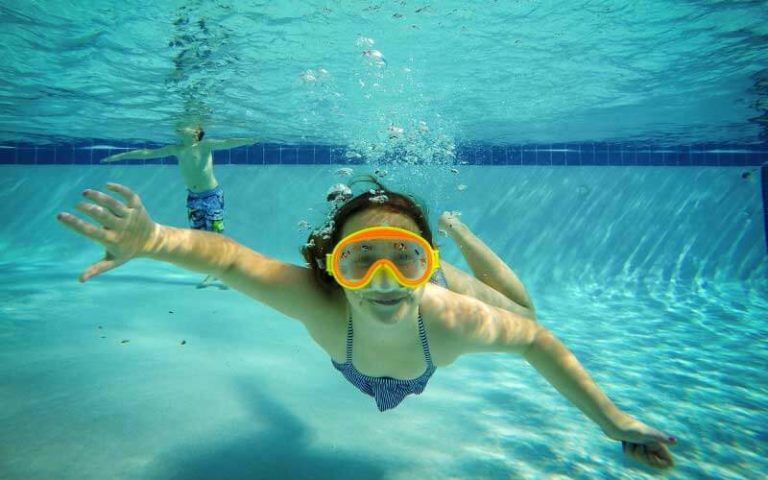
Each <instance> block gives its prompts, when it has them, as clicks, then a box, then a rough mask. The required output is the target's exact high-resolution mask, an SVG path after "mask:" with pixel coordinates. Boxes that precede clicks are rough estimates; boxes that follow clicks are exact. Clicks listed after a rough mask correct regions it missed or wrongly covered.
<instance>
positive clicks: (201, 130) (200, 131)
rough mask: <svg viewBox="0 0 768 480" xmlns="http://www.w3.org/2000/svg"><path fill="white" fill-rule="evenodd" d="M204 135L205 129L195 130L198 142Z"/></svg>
mask: <svg viewBox="0 0 768 480" xmlns="http://www.w3.org/2000/svg"><path fill="white" fill-rule="evenodd" d="M204 136H205V130H203V129H202V128H199V129H198V130H197V141H198V142H199V141H200V140H202V139H203V137H204Z"/></svg>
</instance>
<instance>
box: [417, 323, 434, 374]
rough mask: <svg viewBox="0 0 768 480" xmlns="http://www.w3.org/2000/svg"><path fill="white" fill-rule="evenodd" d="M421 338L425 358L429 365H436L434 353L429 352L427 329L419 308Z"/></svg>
mask: <svg viewBox="0 0 768 480" xmlns="http://www.w3.org/2000/svg"><path fill="white" fill-rule="evenodd" d="M419 339H420V340H421V349H422V350H424V359H425V360H426V361H427V367H432V366H434V365H433V364H432V354H430V353H429V342H428V341H427V330H426V329H425V328H424V319H423V318H421V309H419Z"/></svg>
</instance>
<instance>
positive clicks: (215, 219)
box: [197, 187, 227, 288]
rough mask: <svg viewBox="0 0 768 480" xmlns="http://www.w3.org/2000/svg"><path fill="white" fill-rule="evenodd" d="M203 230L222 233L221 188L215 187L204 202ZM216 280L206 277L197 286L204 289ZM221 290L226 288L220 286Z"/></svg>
mask: <svg viewBox="0 0 768 480" xmlns="http://www.w3.org/2000/svg"><path fill="white" fill-rule="evenodd" d="M204 211H205V230H207V231H209V232H213V233H222V234H223V233H224V192H223V191H222V189H221V187H216V189H215V190H214V191H213V192H212V194H211V195H210V196H208V197H206V198H205V200H204ZM217 280H218V279H217V278H216V277H214V276H213V275H208V276H207V277H205V278H204V279H203V281H202V282H201V283H200V284H199V285H198V286H197V288H205V287H208V286H210V285H212V284H213V283H214V282H216V281H217ZM222 288H227V287H226V286H222Z"/></svg>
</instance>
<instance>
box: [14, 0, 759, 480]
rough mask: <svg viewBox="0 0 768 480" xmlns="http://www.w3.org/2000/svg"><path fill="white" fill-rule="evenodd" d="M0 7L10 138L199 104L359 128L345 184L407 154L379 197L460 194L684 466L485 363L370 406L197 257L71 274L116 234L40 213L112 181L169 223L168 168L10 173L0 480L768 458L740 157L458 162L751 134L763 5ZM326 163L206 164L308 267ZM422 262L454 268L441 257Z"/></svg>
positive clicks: (512, 366)
mask: <svg viewBox="0 0 768 480" xmlns="http://www.w3.org/2000/svg"><path fill="white" fill-rule="evenodd" d="M0 23H1V26H2V28H0V53H2V56H3V58H4V61H3V62H0V144H1V145H0V147H6V146H8V145H14V144H15V143H16V142H21V143H31V144H35V145H54V146H57V147H60V148H69V146H70V144H78V145H80V147H82V145H83V144H82V143H81V142H83V141H85V143H86V144H87V145H88V146H89V147H90V146H91V140H92V139H98V140H97V141H96V146H97V147H98V146H99V144H101V141H102V140H103V144H104V145H113V146H114V145H118V146H119V145H124V144H123V143H121V142H137V143H141V142H159V143H165V142H172V141H175V138H174V135H173V128H174V125H175V124H176V122H177V121H179V120H180V119H184V118H190V117H192V118H195V119H199V120H201V121H203V122H204V123H205V125H206V130H207V132H208V135H209V136H210V137H213V138H227V137H232V136H244V135H257V136H259V138H260V140H261V141H264V142H271V143H276V144H277V143H292V144H315V143H316V144H333V145H343V146H346V147H347V152H348V154H349V155H350V156H349V157H348V158H350V159H354V160H357V159H362V160H363V161H364V162H365V163H366V165H364V166H357V165H355V166H353V168H354V170H355V173H370V172H372V171H373V170H374V169H375V168H376V167H377V166H378V165H379V163H380V161H381V160H382V158H383V157H386V156H389V155H394V154H396V155H402V156H403V157H405V158H406V160H407V161H406V162H403V163H400V164H397V165H392V164H389V165H387V168H388V169H389V172H390V173H389V176H388V177H387V182H388V183H387V184H388V185H389V186H390V187H392V188H395V189H405V190H407V191H410V192H413V193H416V194H418V195H420V196H421V197H423V198H424V200H425V201H426V202H427V204H428V206H429V208H430V220H431V222H432V224H433V225H434V224H435V223H436V219H437V216H438V215H439V213H440V212H442V211H444V210H459V211H461V212H462V219H463V220H464V222H465V223H467V224H468V225H469V226H470V227H471V228H472V229H473V230H474V231H475V232H476V233H477V234H478V235H479V236H480V237H481V238H483V239H484V240H485V241H486V242H487V243H488V244H489V245H490V246H491V247H492V248H493V249H494V250H495V251H496V252H498V253H499V255H500V256H501V257H502V258H503V259H504V260H505V261H506V262H507V263H508V264H509V265H511V266H512V267H513V268H514V270H515V271H516V272H517V273H518V274H519V275H520V277H521V278H522V280H523V281H524V282H525V284H526V286H527V287H528V289H529V291H530V293H531V295H532V297H533V299H534V301H535V303H536V306H537V311H538V315H539V321H540V322H541V323H542V324H544V325H545V326H546V327H547V328H548V329H550V330H551V331H552V332H553V333H554V334H555V335H557V336H558V337H559V338H560V339H561V340H562V341H563V342H564V343H565V344H566V345H567V346H568V347H569V348H570V349H571V350H572V351H573V352H574V353H575V354H576V355H577V357H578V358H579V359H580V360H581V361H582V363H583V364H584V366H585V367H586V368H587V369H588V370H589V371H590V373H591V374H592V375H593V377H594V378H595V380H596V381H597V382H598V384H599V385H600V386H601V388H603V389H604V390H605V391H606V393H607V394H608V395H609V396H610V397H611V398H612V399H613V400H614V401H615V402H616V403H617V404H618V405H619V406H620V407H621V408H623V409H625V410H627V411H628V412H629V413H630V414H632V415H634V416H636V417H638V418H639V419H640V420H642V421H644V422H646V423H648V424H650V425H652V426H654V427H657V428H660V429H662V430H664V431H665V432H668V433H669V434H671V435H675V436H677V437H678V439H679V443H678V445H676V446H674V447H673V448H672V451H673V454H674V455H675V459H676V462H677V465H676V467H675V468H674V469H673V470H671V471H668V472H664V473H659V472H656V471H652V470H650V469H647V468H644V467H642V466H640V465H638V464H637V463H635V462H633V461H631V460H628V459H626V458H624V457H623V455H622V453H621V449H620V446H619V444H618V443H617V442H613V441H610V440H608V439H607V438H605V437H604V436H603V435H602V433H601V432H600V430H599V429H598V428H597V427H595V426H594V425H592V424H591V422H590V421H589V420H587V419H586V418H585V417H583V416H582V415H581V414H580V413H579V411H578V410H577V409H575V408H574V407H573V406H572V405H570V404H569V403H568V402H567V401H566V400H564V399H563V398H562V397H561V396H560V395H559V394H558V393H557V392H556V391H555V390H554V389H553V388H552V387H551V386H549V385H548V384H547V383H546V382H545V381H544V380H543V379H542V378H541V377H539V375H538V374H537V373H536V372H535V371H534V370H533V369H532V368H531V367H530V366H528V365H527V364H526V363H525V362H524V361H522V360H520V359H519V358H514V357H513V356H510V355H501V354H493V355H474V356H467V357H464V358H461V359H460V360H459V361H457V362H456V363H455V364H454V365H451V366H450V367H448V368H441V369H438V370H437V372H436V373H435V375H434V377H433V378H432V379H431V381H430V384H429V386H428V388H427V389H426V390H425V392H424V393H423V394H422V395H420V396H412V397H409V398H407V399H406V400H405V401H404V402H403V404H401V405H400V406H399V407H398V408H396V409H394V410H392V411H389V412H386V413H379V412H378V410H377V409H376V407H375V404H374V402H373V400H372V399H371V398H370V397H367V396H364V395H362V394H360V393H359V392H358V391H357V390H356V389H355V388H354V387H353V386H351V385H349V383H347V382H346V381H345V380H344V379H343V378H342V376H341V375H340V374H339V373H338V372H337V371H335V370H334V369H333V368H332V366H331V362H330V359H329V358H328V357H327V356H326V355H325V354H324V353H323V352H322V351H321V350H320V349H319V348H317V347H315V346H314V344H313V343H312V341H311V339H310V337H309V336H308V335H307V333H306V332H305V331H304V330H303V328H302V327H301V325H300V324H298V323H297V322H293V321H291V320H289V319H287V318H285V317H283V316H282V315H280V314H278V313H276V312H274V311H271V310H269V309H266V308H265V307H263V306H261V305H259V304H258V303H256V302H254V301H252V300H250V299H248V298H246V297H244V296H243V295H241V294H239V293H237V292H234V291H231V290H223V289H218V288H208V289H205V290H198V289H196V288H195V285H196V284H197V283H198V282H199V281H200V280H201V276H200V275H197V274H191V273H188V272H185V271H182V270H180V269H177V268H175V267H173V266H170V265H165V264H158V263H153V262H150V261H147V260H135V261H132V262H130V263H128V264H127V265H124V266H123V267H121V268H120V269H118V270H115V271H112V272H108V273H107V274H104V275H102V276H100V277H98V278H96V279H94V280H92V281H90V282H88V283H87V284H85V285H81V284H78V283H77V282H76V281H75V280H76V278H77V276H78V274H79V272H80V271H82V270H83V269H84V268H85V267H86V266H87V265H89V264H90V263H91V262H94V261H96V260H97V259H99V258H100V255H101V254H102V252H101V251H100V249H99V248H98V246H96V245H95V244H92V243H89V242H87V241H85V240H84V239H82V238H79V237H77V236H75V235H74V234H72V233H70V232H69V231H66V230H65V229H63V228H62V227H61V226H60V225H59V224H57V222H56V221H55V214H56V213H57V212H59V211H62V210H69V211H72V206H73V205H74V204H75V203H76V202H77V201H79V200H80V196H79V193H80V192H81V191H82V190H83V189H85V188H102V186H103V185H104V183H105V182H106V181H116V182H120V183H123V184H125V185H128V186H130V187H131V188H133V189H135V190H136V191H137V192H138V193H139V194H140V195H141V196H142V198H143V200H144V202H145V204H146V206H147V208H148V210H149V212H150V214H151V215H152V217H153V218H154V219H155V220H156V221H158V222H161V223H164V224H168V225H175V226H184V225H186V212H185V208H184V199H185V193H184V190H183V185H182V183H181V180H180V178H179V174H178V171H177V168H176V167H175V166H168V165H131V166H126V165H110V166H105V167H102V166H96V165H92V166H80V165H77V166H75V165H46V166H43V165H32V166H21V165H0V204H1V205H2V206H3V207H2V211H3V213H4V216H3V222H2V224H0V479H2V480H5V479H13V480H16V479H25V480H27V479H46V480H47V479H52V478H55V479H62V480H67V479H78V480H80V479H105V478H110V479H130V480H133V479H158V480H159V479H168V478H179V479H190V478H201V479H202V478H227V479H246V478H249V479H250V478H270V479H272V478H274V479H283V478H285V479H292V478H308V479H309V478H311V479H339V478H341V479H386V480H407V479H414V478H419V479H432V478H435V479H437V478H440V479H457V480H458V479H462V480H463V479H500V478H546V479H585V480H586V479H599V478H604V479H614V478H622V479H633V480H634V479H651V478H659V477H664V478H675V479H677V478H681V479H700V478H716V479H753V478H754V479H757V478H762V477H763V476H764V475H765V472H768V460H766V458H767V457H768V429H766V427H765V425H768V418H767V417H768V413H767V412H768V378H766V377H768V374H767V373H766V365H768V347H767V346H766V338H767V337H768V327H767V326H766V321H765V319H766V318H768V259H767V258H768V257H766V253H765V231H764V224H763V214H764V210H763V208H764V206H763V205H762V200H761V190H760V188H761V186H760V183H759V179H758V178H757V177H759V175H757V174H756V173H755V169H754V168H749V169H743V168H738V167H714V166H713V167H706V168H705V167H686V168H675V167H586V166H584V167H568V168H566V167H556V166H555V167H553V166H516V167H509V166H507V167H501V166H482V167H481V166H473V165H462V164H461V159H460V158H456V156H455V152H456V149H457V147H459V146H461V145H468V144H470V145H480V146H485V147H487V146H490V145H504V144H512V143H514V144H525V143H532V144H536V143H541V144H549V143H565V142H624V141H626V142H637V143H638V144H644V143H649V144H655V145H665V144H669V145H686V144H690V143H694V142H704V143H708V142H712V143H717V144H718V145H723V144H727V143H729V142H733V143H739V144H742V145H743V144H756V143H757V142H760V141H764V140H765V138H766V132H765V120H764V119H765V115H766V111H768V110H767V109H768V107H767V106H766V103H765V98H766V94H767V92H766V87H765V85H766V82H767V81H768V74H766V71H768V65H766V61H765V59H766V58H768V42H766V38H768V27H766V25H768V8H766V4H765V2H749V1H739V2H736V1H722V2H703V1H686V2H671V1H668V0H663V1H662V0H652V1H645V2H625V3H618V2H594V1H583V2H568V3H567V4H563V3H562V2H538V1H524V0H523V1H518V2H493V3H488V4H485V3H483V4H482V5H477V6H471V5H470V6H467V5H465V4H464V2H454V1H452V2H440V4H439V5H438V4H432V3H426V2H424V3H412V2H408V1H399V2H381V3H373V2H371V3H362V4H357V5H354V6H349V5H339V4H338V3H335V2H301V3H298V2H290V3H289V2H270V3H269V4H265V5H251V6H244V5H242V2H228V1H224V0H218V1H215V2H213V1H210V2H209V1H203V0H197V1H184V2H182V1H176V2H161V4H160V5H157V4H156V2H149V1H139V0H129V1H125V2H114V1H93V0H92V1H89V2H78V3H72V2H42V1H27V2H0ZM371 50H377V51H378V52H380V53H381V57H379V56H377V55H373V54H370V53H369V54H368V55H364V52H366V51H369V52H370V51H371ZM398 129H402V134H398V135H395V137H396V138H392V136H393V135H392V133H393V132H398V131H399V130H398ZM763 145H764V144H763ZM80 147H78V148H80ZM763 150H764V148H763ZM75 154H76V155H90V151H89V150H87V148H84V149H78V150H76V151H75ZM35 155H36V154H35ZM662 155H663V154H662ZM3 158H5V157H3ZM33 158H34V157H33ZM411 160H412V161H411ZM340 166H342V165H328V166H320V165H315V166H298V165H297V166H285V165H283V166H281V165H233V164H232V165H230V164H227V165H223V164H219V165H217V166H216V175H217V177H218V179H219V181H220V182H221V184H222V186H223V187H224V189H225V192H226V196H227V217H226V222H227V233H228V235H230V236H232V237H233V238H235V239H236V240H238V241H240V242H242V243H244V244H245V245H247V246H249V247H251V248H253V249H254V250H257V251H259V252H262V253H264V254H266V255H269V256H273V257H276V258H279V259H281V260H284V261H288V262H293V263H301V262H302V259H301V257H300V255H299V253H298V251H299V248H300V246H301V245H302V244H303V243H304V242H305V241H306V237H307V234H308V232H307V231H306V230H305V229H304V228H303V227H302V225H303V224H304V222H308V223H309V224H312V225H316V224H318V223H319V222H320V221H321V220H322V219H323V217H324V215H325V212H326V207H327V206H326V204H325V202H324V198H325V193H326V191H327V189H328V187H329V186H330V185H331V184H333V183H336V182H339V181H343V180H344V178H342V177H340V176H339V175H337V174H336V173H335V172H336V170H337V169H338V168H339V167H340ZM451 169H455V171H452V170H451ZM746 171H750V172H752V174H751V175H743V174H744V173H745V172H746ZM440 249H441V255H442V256H443V257H444V258H446V259H447V260H448V261H449V262H450V263H453V264H456V265H458V266H459V267H462V268H465V269H466V265H465V264H464V262H463V260H462V258H461V256H460V254H459V252H458V251H457V249H456V247H455V246H454V245H452V244H451V243H450V242H448V241H447V240H446V239H442V240H441V245H440Z"/></svg>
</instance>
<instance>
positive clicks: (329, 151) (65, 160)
mask: <svg viewBox="0 0 768 480" xmlns="http://www.w3.org/2000/svg"><path fill="white" fill-rule="evenodd" d="M161 146H163V145H160V144H154V143H139V142H115V141H110V140H99V139H88V140H81V141H77V142H73V143H69V144H58V145H33V144H25V143H5V144H0V164H12V165H90V164H100V160H101V159H103V158H105V157H108V156H109V155H112V154H114V153H119V152H123V151H127V150H132V149H137V148H159V147H161ZM455 155H456V158H455V161H456V163H457V164H463V165H488V166H493V165H509V166H514V165H542V166H563V167H570V166H583V165H584V166H586V165H590V166H633V167H634V166H663V167H686V166H691V167H694V166H696V167H706V166H717V167H751V168H752V169H753V168H755V167H760V177H761V185H762V196H763V221H764V223H763V225H765V232H766V235H765V242H766V251H768V143H761V144H733V143H731V144H727V143H694V144H689V145H675V146H664V145H652V144H647V143H601V142H594V143H593V142H589V143H553V144H526V145H522V144H521V145H478V144H465V145H459V146H458V147H457V148H456V150H455ZM214 159H215V161H216V164H219V165H221V164H225V165H226V164H231V165H268V164H269V165H333V164H339V165H357V164H362V163H364V160H362V159H360V158H359V155H354V154H352V151H349V152H348V150H347V148H346V147H344V146H340V145H288V144H274V143H259V144H254V145H249V146H246V147H238V148H233V149H230V150H220V151H217V152H215V153H214ZM116 163H117V164H128V165H165V164H169V165H170V164H175V163H176V159H175V158H173V157H165V158H158V159H152V160H125V161H120V162H116ZM743 174H744V175H752V174H753V172H752V171H750V170H745V172H744V173H743Z"/></svg>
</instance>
